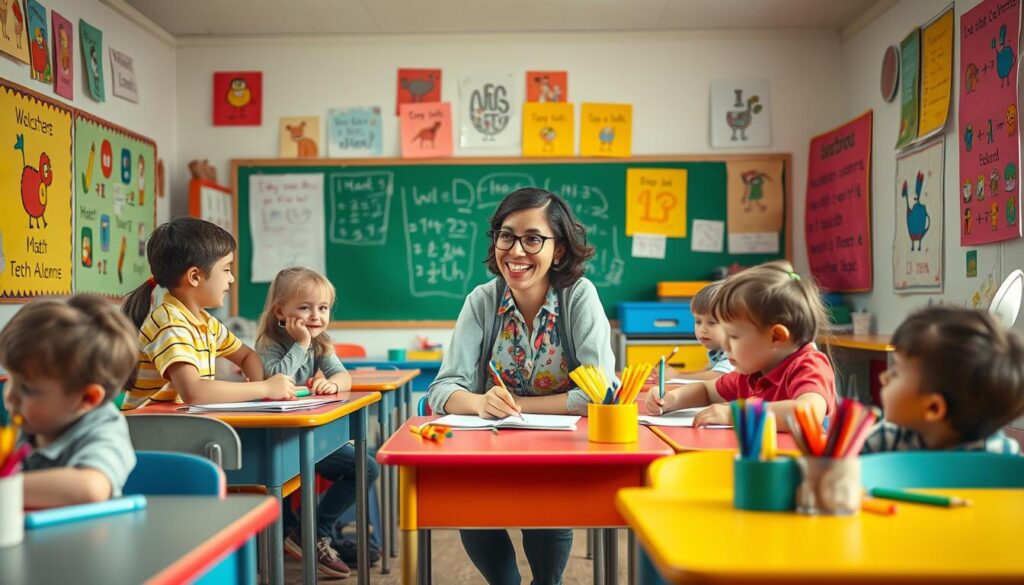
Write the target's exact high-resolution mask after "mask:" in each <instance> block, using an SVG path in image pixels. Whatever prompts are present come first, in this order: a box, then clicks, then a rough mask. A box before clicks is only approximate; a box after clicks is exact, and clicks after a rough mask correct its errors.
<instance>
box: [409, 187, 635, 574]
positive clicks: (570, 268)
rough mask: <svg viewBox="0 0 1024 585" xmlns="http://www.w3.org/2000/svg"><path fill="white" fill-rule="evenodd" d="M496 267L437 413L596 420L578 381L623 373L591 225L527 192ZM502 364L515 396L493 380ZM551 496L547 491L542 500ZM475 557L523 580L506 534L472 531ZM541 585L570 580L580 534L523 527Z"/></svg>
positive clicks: (511, 204)
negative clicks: (587, 369)
mask: <svg viewBox="0 0 1024 585" xmlns="http://www.w3.org/2000/svg"><path fill="white" fill-rule="evenodd" d="M488 235H489V237H490V240H491V243H490V247H489V248H488V252H487V267H488V269H489V270H490V271H491V273H493V274H494V275H495V276H496V278H495V279H494V280H492V281H490V282H488V283H486V284H482V285H480V286H478V287H476V288H475V289H474V290H473V291H472V292H471V293H470V294H469V296H468V297H467V298H466V302H465V304H464V305H463V307H462V312H461V313H460V314H459V319H458V321H457V322H456V324H455V332H454V334H453V335H452V341H451V345H450V348H449V350H448V352H447V353H446V354H445V357H444V361H443V362H442V364H441V370H440V372H438V375H437V378H436V379H435V380H434V382H433V383H432V384H431V385H430V390H429V392H428V400H429V402H430V407H431V409H432V410H433V411H434V412H435V413H437V414H448V413H452V414H474V415H479V416H483V417H488V418H503V417H506V416H512V415H518V414H521V413H524V412H527V413H548V414H567V413H570V414H586V412H587V402H588V401H587V398H586V395H585V394H584V393H583V391H582V390H580V389H579V388H576V387H575V385H574V384H573V383H572V381H571V380H570V379H569V372H570V371H572V370H573V369H575V368H576V367H577V366H579V365H580V364H593V365H597V366H600V367H601V368H603V369H604V371H605V375H606V377H607V378H608V379H609V380H610V379H612V378H613V376H614V372H615V357H614V356H613V355H612V349H611V328H610V326H609V324H608V319H607V317H605V313H604V308H603V307H602V306H601V300H600V299H599V298H598V296H597V289H596V288H595V287H594V285H593V283H591V282H590V281H589V280H587V279H586V278H584V277H583V270H584V265H585V263H586V261H587V260H588V259H590V258H591V257H592V256H593V255H594V248H593V247H592V246H589V245H587V233H586V228H585V227H584V226H583V225H582V224H581V223H580V222H579V221H578V220H577V219H576V217H575V216H574V215H573V213H572V209H570V207H569V206H568V204H566V202H565V201H564V200H563V199H562V198H561V197H559V196H557V195H555V194H553V193H550V192H548V191H545V190H543V189H534V188H525V189H519V190H518V191H516V192H514V193H512V194H510V195H509V196H508V197H506V198H505V199H504V200H503V201H502V202H501V204H500V205H499V206H498V209H497V211H495V213H494V216H493V217H491V221H490V231H489V232H488ZM491 361H493V362H494V364H495V365H496V368H497V370H498V372H499V374H500V376H501V380H502V382H503V383H504V386H505V387H506V388H508V390H507V391H506V390H505V389H504V388H502V387H501V385H499V384H497V383H496V382H495V380H494V378H493V377H492V376H491V375H490V374H489V370H488V364H489V363H490V362H491ZM538 496H541V497H542V495H541V494H538ZM461 536H462V543H463V545H464V546H465V548H466V552H467V553H468V555H469V558H470V559H471V560H472V561H473V564H474V565H476V567H477V569H478V570H479V571H480V572H481V573H482V574H483V576H484V578H485V579H486V580H487V582H488V583H489V584H490V585H511V584H518V583H520V581H521V576H520V574H519V569H518V568H517V567H516V559H515V550H514V549H513V548H512V541H511V540H510V538H509V536H508V532H507V531H505V530H463V531H461ZM523 547H524V549H525V551H526V558H527V560H528V561H529V564H530V569H531V571H532V572H533V581H532V582H533V583H534V584H535V585H556V584H560V583H561V582H562V572H563V571H564V570H565V565H566V562H567V561H568V559H569V552H570V550H571V548H572V530H569V529H553V530H525V529H524V530H523Z"/></svg>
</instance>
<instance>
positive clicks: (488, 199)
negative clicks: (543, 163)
mask: <svg viewBox="0 0 1024 585" xmlns="http://www.w3.org/2000/svg"><path fill="white" fill-rule="evenodd" d="M536 184H537V183H536V182H535V181H534V180H533V177H531V176H530V175H527V174H526V173H491V174H490V175H485V176H484V177H483V178H482V179H480V181H478V182H477V184H476V197H477V207H479V208H480V209H484V208H487V207H497V206H498V204H499V203H501V200H502V199H504V198H505V196H507V195H508V194H509V193H512V192H513V191H516V190H518V189H522V188H523V187H533V186H535V185H536Z"/></svg>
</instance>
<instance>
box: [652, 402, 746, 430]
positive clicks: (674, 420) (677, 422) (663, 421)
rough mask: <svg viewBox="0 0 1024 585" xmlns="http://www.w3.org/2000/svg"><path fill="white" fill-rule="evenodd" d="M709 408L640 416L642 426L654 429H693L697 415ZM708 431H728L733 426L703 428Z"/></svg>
mask: <svg viewBox="0 0 1024 585" xmlns="http://www.w3.org/2000/svg"><path fill="white" fill-rule="evenodd" d="M705 408H707V407H706V406H698V407H696V408H684V409H682V410H676V411H673V412H669V413H666V414H663V415H660V416H652V415H646V414H642V415H640V417H639V418H640V424H642V425H649V426H652V427H692V426H693V418H694V417H695V416H697V413H698V412H700V411H702V410H704V409H705ZM701 428H706V429H728V428H731V425H708V426H706V427H701Z"/></svg>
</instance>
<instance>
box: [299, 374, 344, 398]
mask: <svg viewBox="0 0 1024 585" xmlns="http://www.w3.org/2000/svg"><path fill="white" fill-rule="evenodd" d="M306 385H307V386H309V389H310V391H311V392H313V394H337V393H338V385H337V384H335V383H334V382H331V381H330V380H328V379H327V378H324V377H323V376H320V377H316V378H310V379H309V382H308V383H307V384H306Z"/></svg>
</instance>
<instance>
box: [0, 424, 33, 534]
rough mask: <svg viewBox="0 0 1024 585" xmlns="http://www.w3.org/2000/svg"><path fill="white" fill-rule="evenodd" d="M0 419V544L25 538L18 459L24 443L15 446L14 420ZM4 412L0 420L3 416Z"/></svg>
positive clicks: (27, 448) (27, 447) (21, 478)
mask: <svg viewBox="0 0 1024 585" xmlns="http://www.w3.org/2000/svg"><path fill="white" fill-rule="evenodd" d="M17 416H18V415H15V417H14V419H13V420H10V421H7V420H0V547H5V546H14V545H17V544H21V541H22V540H23V539H24V538H25V511H24V506H23V502H24V499H23V496H24V491H23V490H24V487H23V485H22V483H23V479H24V477H25V476H24V475H23V474H22V473H21V460H22V459H24V458H25V455H27V454H28V451H29V448H30V447H29V445H28V443H22V445H21V447H20V448H18V449H16V448H15V443H16V442H17V439H18V420H17ZM6 418H7V417H6V414H4V416H2V419H6Z"/></svg>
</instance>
